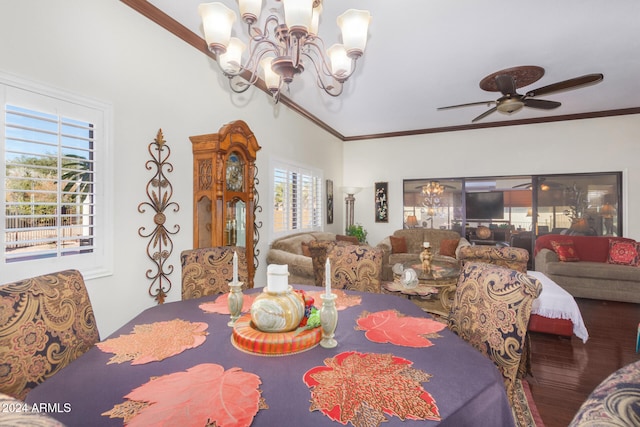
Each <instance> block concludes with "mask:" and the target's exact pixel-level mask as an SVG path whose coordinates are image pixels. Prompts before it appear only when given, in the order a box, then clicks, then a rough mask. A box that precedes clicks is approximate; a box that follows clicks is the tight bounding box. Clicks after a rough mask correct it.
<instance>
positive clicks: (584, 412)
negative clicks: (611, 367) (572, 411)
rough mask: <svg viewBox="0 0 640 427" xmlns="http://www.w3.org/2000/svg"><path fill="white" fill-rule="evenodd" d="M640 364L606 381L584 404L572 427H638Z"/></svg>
mask: <svg viewBox="0 0 640 427" xmlns="http://www.w3.org/2000/svg"><path fill="white" fill-rule="evenodd" d="M638 396H640V361H636V362H633V363H630V364H628V365H626V366H624V367H622V368H620V369H618V370H617V371H616V372H614V373H613V374H611V375H609V376H608V377H607V378H605V379H604V380H603V381H602V382H601V383H600V384H599V385H598V386H597V387H596V388H595V389H594V390H593V391H592V392H591V394H590V395H589V397H588V398H587V400H586V401H584V403H582V405H581V406H580V409H579V410H578V412H577V413H576V415H575V416H574V417H573V420H571V424H569V427H589V426H591V427H594V426H636V425H638V405H639V402H640V399H639V398H638Z"/></svg>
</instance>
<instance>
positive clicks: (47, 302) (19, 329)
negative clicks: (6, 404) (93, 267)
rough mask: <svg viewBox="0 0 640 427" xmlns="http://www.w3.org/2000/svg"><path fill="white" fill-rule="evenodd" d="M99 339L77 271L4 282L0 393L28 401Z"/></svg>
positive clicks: (0, 301)
mask: <svg viewBox="0 0 640 427" xmlns="http://www.w3.org/2000/svg"><path fill="white" fill-rule="evenodd" d="M98 341H100V335H99V333H98V328H97V326H96V319H95V316H94V314H93V308H92V306H91V301H90V300H89V294H88V293H87V289H86V287H85V285H84V279H83V277H82V275H81V274H80V272H79V271H77V270H65V271H60V272H57V273H52V274H45V275H42V276H37V277H33V278H30V279H25V280H21V281H17V282H13V283H9V284H6V285H3V286H0V393H5V394H8V395H10V396H13V397H16V398H18V399H24V397H25V396H26V395H27V393H28V392H29V390H31V389H33V388H34V387H35V386H37V385H38V384H40V383H42V382H44V381H45V380H46V379H47V378H49V377H51V376H53V375H54V374H55V373H56V372H58V371H59V370H60V369H62V368H63V367H65V366H66V365H68V364H69V363H71V362H72V361H74V360H75V359H77V358H78V357H79V356H80V355H82V354H83V353H85V352H86V351H87V350H89V349H90V348H91V347H92V346H93V345H94V344H95V343H96V342H98Z"/></svg>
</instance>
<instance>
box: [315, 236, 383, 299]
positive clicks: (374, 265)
mask: <svg viewBox="0 0 640 427" xmlns="http://www.w3.org/2000/svg"><path fill="white" fill-rule="evenodd" d="M382 256H383V253H382V250H381V249H379V248H374V247H371V246H362V245H335V246H333V247H332V248H330V249H329V250H328V252H327V258H328V259H329V262H330V263H331V275H332V277H331V287H332V288H335V289H348V290H354V291H363V292H373V293H380V292H381V282H380V280H381V275H382Z"/></svg>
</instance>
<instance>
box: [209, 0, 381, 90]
mask: <svg viewBox="0 0 640 427" xmlns="http://www.w3.org/2000/svg"><path fill="white" fill-rule="evenodd" d="M275 1H277V2H278V3H282V9H283V12H284V20H283V19H282V14H281V15H280V16H279V15H278V14H276V13H272V12H276V11H275V10H274V9H269V10H268V11H269V13H271V14H270V15H269V16H268V17H267V18H266V20H265V22H264V26H263V27H262V29H261V28H260V27H259V24H258V18H259V17H260V13H261V11H262V0H238V5H239V9H240V15H241V17H242V21H243V22H244V23H245V24H246V25H247V32H248V37H249V51H248V55H247V60H246V62H243V61H242V55H243V52H244V50H245V49H246V44H245V43H244V42H242V41H241V40H240V39H238V38H236V37H231V29H232V26H233V24H234V22H235V20H236V19H237V18H236V14H235V12H234V11H232V10H231V9H229V8H228V7H226V6H225V5H224V4H222V3H219V2H214V3H202V4H200V5H199V6H198V12H199V14H200V16H201V17H202V23H203V28H204V34H205V40H206V42H207V45H208V47H209V50H210V51H211V52H212V53H214V54H215V55H216V59H217V62H218V65H219V67H220V69H221V70H222V72H223V73H224V75H225V76H227V77H228V78H229V86H230V87H231V89H232V90H233V91H234V92H236V93H242V92H244V91H246V90H247V89H248V88H249V87H250V86H251V85H255V84H256V83H257V82H258V78H259V77H260V76H259V74H261V77H262V78H263V80H264V82H265V84H266V87H267V89H269V91H270V92H271V94H272V96H273V98H274V99H275V101H276V102H277V101H278V99H279V97H280V92H281V91H282V89H283V86H284V85H288V84H289V83H291V82H292V81H293V78H294V77H295V76H296V75H297V74H300V73H302V72H303V71H304V69H305V66H311V68H313V69H314V70H315V73H316V75H317V79H316V81H317V84H318V86H319V87H320V88H322V89H323V90H324V91H325V92H326V93H328V94H329V95H331V96H339V95H340V94H341V93H342V88H343V84H344V82H345V81H346V80H347V79H348V78H349V77H350V76H351V75H352V74H353V72H354V71H355V64H356V61H357V60H358V58H360V57H361V56H362V54H363V53H364V49H365V46H366V43H367V32H368V28H369V22H370V21H371V15H370V14H369V12H368V11H364V10H355V9H349V10H347V11H346V12H344V13H343V14H342V15H340V16H339V17H338V20H337V21H338V27H340V30H341V31H342V42H343V44H334V45H333V46H331V47H330V48H329V49H327V50H326V54H327V56H328V59H327V58H326V57H325V53H324V52H325V48H324V42H323V41H322V39H321V38H320V37H318V24H319V20H320V14H321V13H322V0H275ZM259 70H260V73H259Z"/></svg>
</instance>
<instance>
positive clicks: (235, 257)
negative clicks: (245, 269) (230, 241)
mask: <svg viewBox="0 0 640 427" xmlns="http://www.w3.org/2000/svg"><path fill="white" fill-rule="evenodd" d="M233 283H238V253H237V252H236V251H233Z"/></svg>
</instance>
